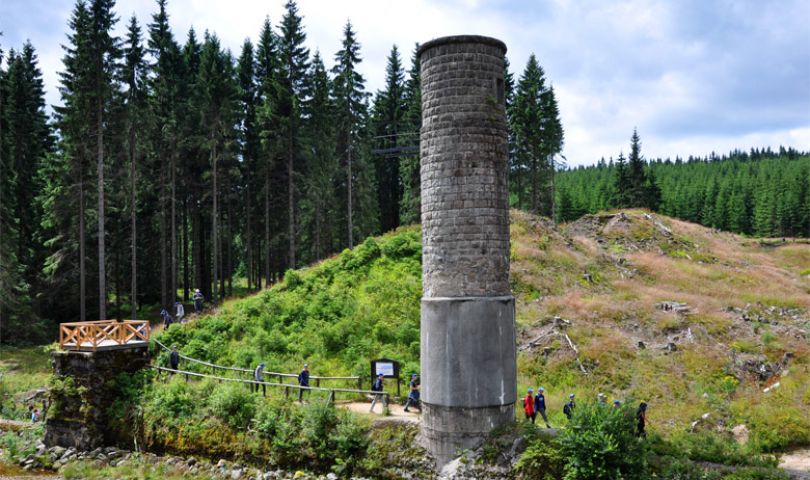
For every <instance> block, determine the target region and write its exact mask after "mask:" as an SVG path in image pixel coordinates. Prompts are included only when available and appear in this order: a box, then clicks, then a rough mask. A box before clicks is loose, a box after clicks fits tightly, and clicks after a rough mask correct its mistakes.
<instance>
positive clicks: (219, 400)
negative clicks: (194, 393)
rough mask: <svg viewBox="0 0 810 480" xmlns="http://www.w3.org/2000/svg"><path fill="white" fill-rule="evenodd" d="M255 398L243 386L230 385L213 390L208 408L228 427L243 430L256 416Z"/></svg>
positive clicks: (238, 384)
mask: <svg viewBox="0 0 810 480" xmlns="http://www.w3.org/2000/svg"><path fill="white" fill-rule="evenodd" d="M256 398H257V397H256V395H254V394H252V393H251V392H250V391H249V390H248V389H247V388H246V386H245V385H244V384H241V383H231V384H228V385H222V386H221V387H220V388H217V389H215V390H214V393H213V394H212V395H211V396H210V397H209V399H208V408H209V409H210V410H211V414H212V415H214V416H215V417H217V418H219V419H220V420H222V421H223V422H224V423H225V424H227V425H228V426H229V427H231V428H233V429H235V430H244V429H246V428H247V426H248V425H250V422H251V421H252V420H253V417H254V416H255V415H256Z"/></svg>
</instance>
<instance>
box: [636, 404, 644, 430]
mask: <svg viewBox="0 0 810 480" xmlns="http://www.w3.org/2000/svg"><path fill="white" fill-rule="evenodd" d="M636 420H638V425H637V428H636V435H638V436H639V437H644V438H646V437H647V432H646V430H645V428H646V427H647V404H646V403H645V402H641V403H640V404H639V406H638V411H637V412H636Z"/></svg>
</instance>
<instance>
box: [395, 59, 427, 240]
mask: <svg viewBox="0 0 810 480" xmlns="http://www.w3.org/2000/svg"><path fill="white" fill-rule="evenodd" d="M418 50H419V44H416V45H415V46H414V49H413V54H412V55H411V68H410V69H409V70H408V78H407V79H406V80H405V86H404V89H403V102H404V104H405V107H404V108H405V112H404V116H403V119H402V120H403V129H404V133H403V134H402V135H400V136H399V143H398V146H400V147H407V148H412V149H414V150H415V151H414V152H408V153H405V154H403V155H402V157H400V161H399V178H400V183H401V185H402V200H400V208H399V212H400V223H401V224H406V225H407V224H410V223H415V222H418V221H419V220H420V215H421V211H420V209H421V189H420V178H419V132H420V130H421V128H422V87H421V81H420V72H419V58H418V57H417V55H416V52H417V51H418Z"/></svg>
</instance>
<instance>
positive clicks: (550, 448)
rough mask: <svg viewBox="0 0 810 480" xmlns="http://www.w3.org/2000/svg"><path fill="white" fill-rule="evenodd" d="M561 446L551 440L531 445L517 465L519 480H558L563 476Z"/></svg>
mask: <svg viewBox="0 0 810 480" xmlns="http://www.w3.org/2000/svg"><path fill="white" fill-rule="evenodd" d="M563 467H564V463H563V457H562V454H561V453H560V446H559V445H558V444H557V443H556V442H554V441H551V440H546V439H542V438H541V439H537V440H535V441H533V442H531V443H530V444H529V446H528V447H527V448H526V451H524V452H523V455H521V456H520V459H519V460H518V462H517V464H516V465H515V473H516V474H517V475H518V478H525V479H530V478H531V479H538V480H556V479H558V478H562V476H563Z"/></svg>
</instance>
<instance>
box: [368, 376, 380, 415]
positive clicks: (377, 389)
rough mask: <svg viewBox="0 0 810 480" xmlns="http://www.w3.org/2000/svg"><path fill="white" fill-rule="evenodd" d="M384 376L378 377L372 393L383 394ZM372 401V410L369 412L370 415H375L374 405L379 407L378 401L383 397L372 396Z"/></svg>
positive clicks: (372, 386)
mask: <svg viewBox="0 0 810 480" xmlns="http://www.w3.org/2000/svg"><path fill="white" fill-rule="evenodd" d="M383 378H384V376H383V374H382V373H381V374H379V375H377V378H375V379H374V383H373V384H372V385H371V391H372V392H382V391H383ZM372 397H373V398H372V399H371V408H370V409H369V410H368V412H369V413H374V405H377V401H378V400H380V399H381V398H382V395H378V394H375V395H372Z"/></svg>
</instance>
